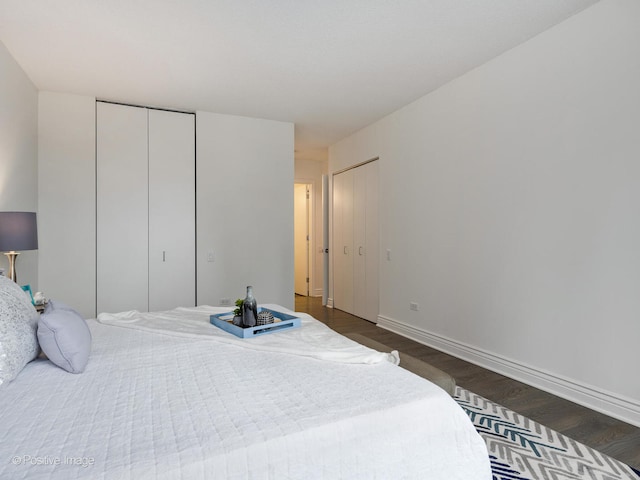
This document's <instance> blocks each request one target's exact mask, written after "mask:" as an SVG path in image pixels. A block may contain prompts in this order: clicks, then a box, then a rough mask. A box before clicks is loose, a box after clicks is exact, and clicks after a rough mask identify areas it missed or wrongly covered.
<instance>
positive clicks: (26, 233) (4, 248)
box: [0, 212, 38, 282]
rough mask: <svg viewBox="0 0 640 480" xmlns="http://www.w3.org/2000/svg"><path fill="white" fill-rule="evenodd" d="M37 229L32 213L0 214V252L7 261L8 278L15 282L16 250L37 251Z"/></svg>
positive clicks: (17, 253) (34, 215)
mask: <svg viewBox="0 0 640 480" xmlns="http://www.w3.org/2000/svg"><path fill="white" fill-rule="evenodd" d="M37 249H38V228H37V224H36V214H35V213H34V212H0V252H4V254H5V255H6V256H7V258H8V259H9V278H10V279H11V280H13V281H14V282H16V257H17V256H18V255H20V253H19V252H17V251H16V250H37Z"/></svg>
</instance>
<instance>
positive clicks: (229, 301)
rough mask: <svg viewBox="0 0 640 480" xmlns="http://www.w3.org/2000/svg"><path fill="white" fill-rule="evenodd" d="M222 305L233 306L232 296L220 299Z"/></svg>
mask: <svg viewBox="0 0 640 480" xmlns="http://www.w3.org/2000/svg"><path fill="white" fill-rule="evenodd" d="M220 306H221V307H230V306H231V299H230V298H221V299H220Z"/></svg>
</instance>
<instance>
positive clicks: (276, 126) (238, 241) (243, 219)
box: [196, 112, 294, 308]
mask: <svg viewBox="0 0 640 480" xmlns="http://www.w3.org/2000/svg"><path fill="white" fill-rule="evenodd" d="M196 138H197V147H196V175H197V180H196V209H197V253H196V258H197V266H198V275H197V276H198V285H197V290H198V296H197V300H198V304H199V305H202V304H210V305H219V304H220V300H221V299H230V300H231V302H234V301H235V300H236V299H237V298H244V296H245V289H246V286H247V285H253V287H254V294H255V297H256V299H257V300H258V303H278V304H281V305H283V306H284V307H287V308H293V295H294V293H293V280H294V277H293V183H294V181H293V124H291V123H284V122H276V121H271V120H259V119H254V118H246V117H236V116H230V115H219V114H213V113H207V112H197V114H196ZM209 253H212V254H213V259H214V261H213V262H210V261H208V258H209Z"/></svg>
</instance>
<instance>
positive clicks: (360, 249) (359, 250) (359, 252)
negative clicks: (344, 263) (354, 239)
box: [358, 247, 363, 256]
mask: <svg viewBox="0 0 640 480" xmlns="http://www.w3.org/2000/svg"><path fill="white" fill-rule="evenodd" d="M362 248H363V247H359V248H358V255H360V256H362V255H363V253H362Z"/></svg>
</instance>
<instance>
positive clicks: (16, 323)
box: [0, 275, 39, 387]
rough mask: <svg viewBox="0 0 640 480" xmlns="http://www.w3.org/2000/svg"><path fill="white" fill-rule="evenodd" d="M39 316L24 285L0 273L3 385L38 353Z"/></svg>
mask: <svg viewBox="0 0 640 480" xmlns="http://www.w3.org/2000/svg"><path fill="white" fill-rule="evenodd" d="M38 316H39V315H38V312H36V309H35V308H34V307H33V305H32V304H31V302H30V301H29V299H28V298H27V296H26V295H25V293H24V291H23V290H22V288H20V287H19V286H18V285H17V284H16V283H15V282H14V281H13V280H10V279H9V278H7V277H4V276H2V275H0V387H1V386H2V385H6V384H7V383H9V382H10V381H11V380H13V379H14V378H16V376H17V375H18V374H19V373H20V371H21V370H22V369H23V368H24V366H25V365H26V364H27V363H29V362H30V361H31V360H33V359H34V358H36V356H37V355H38V337H37V334H36V325H37V323H38Z"/></svg>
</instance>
